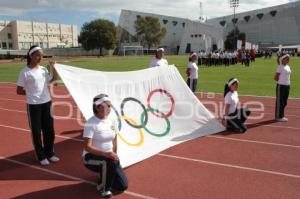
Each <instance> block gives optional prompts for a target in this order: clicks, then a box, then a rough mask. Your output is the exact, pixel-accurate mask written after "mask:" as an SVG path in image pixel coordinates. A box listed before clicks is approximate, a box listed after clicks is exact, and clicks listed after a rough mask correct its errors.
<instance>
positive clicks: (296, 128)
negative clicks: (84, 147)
mask: <svg viewBox="0 0 300 199" xmlns="http://www.w3.org/2000/svg"><path fill="white" fill-rule="evenodd" d="M0 110H4V111H11V112H19V113H26V111H19V110H15V109H5V108H2V107H0ZM287 116H292V115H287ZM297 117H299V116H297ZM216 118H217V117H216ZM54 119H58V120H68V119H70V120H76V121H81V118H75V117H63V116H55V118H54ZM260 126H269V127H275V128H286V129H295V130H300V127H292V126H279V125H260Z"/></svg>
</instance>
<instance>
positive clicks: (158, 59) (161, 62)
mask: <svg viewBox="0 0 300 199" xmlns="http://www.w3.org/2000/svg"><path fill="white" fill-rule="evenodd" d="M164 52H165V49H163V48H158V49H156V52H155V57H154V58H153V59H152V60H151V62H150V64H149V68H152V67H157V66H168V65H169V64H168V61H167V60H166V59H164V58H163V57H164Z"/></svg>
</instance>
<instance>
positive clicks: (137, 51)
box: [122, 46, 144, 56]
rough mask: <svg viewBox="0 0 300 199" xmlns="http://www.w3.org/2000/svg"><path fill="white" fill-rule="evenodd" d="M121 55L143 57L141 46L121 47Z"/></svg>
mask: <svg viewBox="0 0 300 199" xmlns="http://www.w3.org/2000/svg"><path fill="white" fill-rule="evenodd" d="M122 55H123V56H138V55H144V47H143V46H122Z"/></svg>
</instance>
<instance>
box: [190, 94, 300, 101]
mask: <svg viewBox="0 0 300 199" xmlns="http://www.w3.org/2000/svg"><path fill="white" fill-rule="evenodd" d="M195 94H200V95H203V94H204V95H207V94H211V95H213V94H215V95H222V96H223V95H224V94H223V93H217V92H195ZM239 96H240V97H243V96H244V97H258V98H269V99H275V98H276V97H275V96H261V95H239ZM289 99H294V100H300V97H289Z"/></svg>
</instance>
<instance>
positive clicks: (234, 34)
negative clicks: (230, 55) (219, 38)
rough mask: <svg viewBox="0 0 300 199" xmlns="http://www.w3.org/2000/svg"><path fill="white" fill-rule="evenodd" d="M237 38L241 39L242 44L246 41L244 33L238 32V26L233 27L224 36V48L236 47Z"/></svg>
mask: <svg viewBox="0 0 300 199" xmlns="http://www.w3.org/2000/svg"><path fill="white" fill-rule="evenodd" d="M237 40H242V43H243V44H244V43H245V41H246V34H245V33H242V32H240V31H239V29H238V28H235V29H233V30H232V31H231V32H229V33H228V35H227V36H226V40H225V49H227V50H235V49H236V47H237V46H236V44H237Z"/></svg>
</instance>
